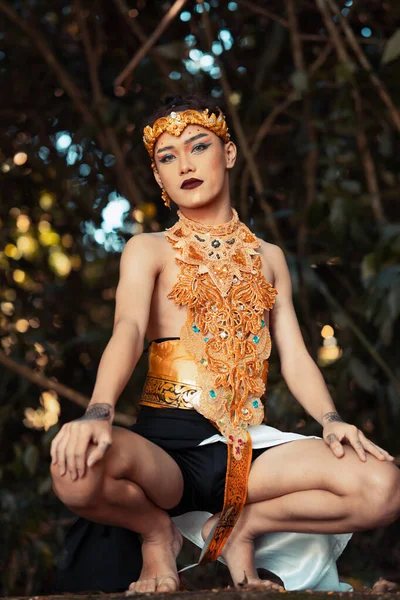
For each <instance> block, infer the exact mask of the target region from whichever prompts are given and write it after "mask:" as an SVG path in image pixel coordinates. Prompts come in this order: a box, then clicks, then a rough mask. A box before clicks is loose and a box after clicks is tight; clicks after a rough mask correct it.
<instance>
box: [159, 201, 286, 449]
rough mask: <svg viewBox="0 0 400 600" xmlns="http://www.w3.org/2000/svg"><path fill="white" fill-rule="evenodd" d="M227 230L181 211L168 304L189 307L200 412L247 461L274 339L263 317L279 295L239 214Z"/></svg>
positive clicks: (185, 338)
mask: <svg viewBox="0 0 400 600" xmlns="http://www.w3.org/2000/svg"><path fill="white" fill-rule="evenodd" d="M232 211H233V217H232V219H231V220H230V221H229V222H228V223H225V224H223V225H217V226H207V225H202V224H200V223H196V222H195V221H192V220H191V219H188V218H187V217H185V216H184V215H183V214H182V213H181V212H180V211H178V216H179V221H178V222H177V223H175V225H173V227H171V228H170V229H167V230H166V232H165V235H166V238H167V240H168V241H169V242H170V243H171V244H172V246H173V248H174V249H175V250H177V251H178V252H179V256H178V257H177V258H176V259H175V260H176V262H177V263H178V264H179V266H180V273H179V276H178V281H177V283H176V284H175V285H174V287H173V289H172V291H171V292H170V294H169V295H168V298H172V299H173V300H174V301H175V302H176V304H178V305H186V306H187V311H188V312H187V320H186V323H185V324H184V326H183V327H182V329H181V341H182V343H183V345H184V346H185V348H186V349H187V350H188V351H189V352H191V353H192V354H193V356H194V359H195V361H196V364H197V367H198V372H199V378H198V380H199V382H200V385H201V388H202V393H201V397H200V400H199V403H198V405H196V406H195V408H196V410H198V411H199V412H200V413H201V414H202V415H204V416H205V417H206V418H207V419H210V420H211V421H213V422H215V423H216V425H217V426H218V428H219V429H220V431H221V433H222V434H223V435H224V436H225V437H226V439H227V441H228V443H229V444H231V445H232V446H233V455H234V457H235V458H236V459H238V460H240V459H241V457H242V453H243V447H244V444H245V442H246V439H247V435H246V432H247V428H248V425H257V424H260V423H261V422H262V420H263V417H264V407H263V404H262V402H261V399H260V397H261V396H262V395H263V394H264V392H265V383H264V382H265V381H266V374H267V369H268V361H267V359H268V357H269V355H270V352H271V338H270V334H269V330H268V327H267V325H266V323H265V320H264V311H265V310H270V309H271V308H272V306H273V304H274V300H275V295H276V294H277V291H276V290H275V289H274V288H273V287H272V285H271V284H270V283H267V282H266V281H265V278H264V276H263V275H262V273H261V266H262V265H261V257H260V255H259V254H258V253H257V252H256V248H258V247H259V246H260V241H259V240H258V239H257V237H256V236H255V235H254V234H253V233H252V232H251V231H250V230H249V229H248V227H246V225H245V224H244V223H242V222H241V221H240V220H239V216H238V214H237V212H236V210H235V209H232Z"/></svg>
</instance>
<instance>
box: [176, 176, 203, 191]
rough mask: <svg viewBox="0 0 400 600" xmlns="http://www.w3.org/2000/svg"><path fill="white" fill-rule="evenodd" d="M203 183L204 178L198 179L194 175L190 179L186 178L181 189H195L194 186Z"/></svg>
mask: <svg viewBox="0 0 400 600" xmlns="http://www.w3.org/2000/svg"><path fill="white" fill-rule="evenodd" d="M202 183H203V180H202V179H196V178H194V177H191V178H190V179H186V180H185V181H184V182H183V183H182V185H181V189H182V190H194V188H197V187H199V185H201V184H202Z"/></svg>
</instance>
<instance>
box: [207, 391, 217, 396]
mask: <svg viewBox="0 0 400 600" xmlns="http://www.w3.org/2000/svg"><path fill="white" fill-rule="evenodd" d="M209 394H210V396H211V398H215V397H216V396H217V394H216V393H215V392H214V390H210V391H209Z"/></svg>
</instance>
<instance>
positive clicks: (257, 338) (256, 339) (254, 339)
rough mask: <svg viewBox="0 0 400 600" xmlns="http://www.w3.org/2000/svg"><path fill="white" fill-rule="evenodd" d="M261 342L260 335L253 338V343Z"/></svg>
mask: <svg viewBox="0 0 400 600" xmlns="http://www.w3.org/2000/svg"><path fill="white" fill-rule="evenodd" d="M259 341H260V338H259V337H258V335H255V336H254V337H253V342H255V343H256V344H258V342H259Z"/></svg>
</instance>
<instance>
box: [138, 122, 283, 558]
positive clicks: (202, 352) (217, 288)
mask: <svg viewBox="0 0 400 600" xmlns="http://www.w3.org/2000/svg"><path fill="white" fill-rule="evenodd" d="M188 112H190V113H191V114H190V119H191V120H190V121H188V122H190V123H192V122H196V123H198V124H201V125H203V126H206V127H208V128H209V129H211V128H212V127H214V132H215V133H216V134H217V135H218V133H217V132H218V131H222V132H223V134H224V135H225V134H226V133H227V130H226V129H225V127H221V120H220V121H218V120H217V119H213V121H212V123H211V124H210V126H207V125H204V122H205V121H204V119H205V117H207V118H209V117H208V112H207V113H206V115H204V113H197V115H198V117H197V121H196V115H193V114H192V113H196V111H185V113H178V114H180V115H182V117H181V118H180V119H179V122H182V123H183V124H184V123H185V119H184V115H186V113H188ZM174 114H175V116H173V115H172V114H171V116H170V117H165V118H163V119H164V120H163V121H161V119H158V120H157V121H156V123H155V124H154V126H153V128H152V129H151V128H146V130H147V131H146V130H145V143H146V147H147V148H148V150H149V152H150V151H151V152H153V150H154V144H155V141H156V139H157V137H158V136H159V135H161V133H162V132H163V131H168V132H169V133H171V131H170V127H171V126H172V125H173V124H174V122H176V120H177V117H176V113H174ZM214 116H215V115H214ZM220 116H221V115H220ZM185 118H186V117H185ZM222 118H223V117H222ZM224 122H225V121H224ZM216 123H217V125H216ZM163 127H164V129H163ZM184 127H186V125H185V124H184ZM184 127H182V129H181V131H183V129H184ZM216 128H217V129H216ZM160 131H161V132H160ZM146 135H147V139H146ZM177 135H179V134H177ZM232 211H233V216H232V219H231V220H230V221H229V222H228V223H225V224H223V225H217V226H207V225H202V224H200V223H197V222H195V221H192V220H191V219H188V218H187V217H185V216H184V215H183V214H182V213H181V212H180V211H178V217H179V220H178V222H177V223H176V224H175V225H173V226H172V227H171V228H169V229H167V230H166V231H165V235H166V238H167V240H168V242H169V243H170V244H172V247H173V248H174V250H176V251H177V252H178V256H177V257H176V258H175V260H176V262H177V264H178V265H179V266H180V273H179V276H178V281H177V282H176V284H175V285H174V287H173V289H172V291H171V292H170V293H169V294H168V298H171V299H173V300H174V302H175V303H176V304H177V305H178V306H186V307H187V319H186V323H185V324H184V325H183V327H182V329H181V332H180V341H179V340H178V343H177V344H173V345H172V346H169V347H170V348H171V349H172V354H173V355H174V356H173V357H172V355H171V357H170V359H169V360H168V358H167V357H163V360H160V361H159V362H158V363H157V361H156V358H155V355H154V352H153V353H152V351H151V353H150V361H152V360H153V363H152V364H151V369H150V371H149V375H148V378H147V380H146V384H145V388H144V391H143V394H142V399H141V404H145V405H149V406H157V407H163V408H166V407H168V406H175V407H176V406H177V407H180V408H189V407H190V405H192V406H193V408H195V409H196V410H197V411H198V412H200V413H201V414H202V415H203V416H204V417H206V418H207V419H209V420H210V421H211V422H213V423H214V424H215V425H216V427H217V428H218V429H219V431H220V432H221V434H222V435H224V436H225V438H226V440H227V443H228V463H227V475H226V482H225V496H224V505H223V509H222V512H221V516H220V519H219V521H218V523H217V524H216V526H215V527H214V529H213V531H212V532H211V534H210V536H209V538H208V539H207V540H206V543H205V547H204V549H203V552H202V555H201V557H200V562H208V561H211V560H216V559H217V558H218V556H219V554H220V553H221V551H222V548H223V546H224V544H225V542H226V540H227V538H228V536H229V534H230V532H231V531H232V529H233V527H234V525H235V523H236V521H237V519H238V518H239V515H240V512H241V510H242V508H243V506H244V504H245V502H246V496H247V480H248V473H249V470H250V465H251V456H252V447H251V438H250V435H249V434H248V431H247V430H248V426H249V425H258V424H260V423H261V422H262V421H263V419H264V406H263V403H262V401H261V397H262V396H263V394H264V392H265V388H266V378H267V372H268V357H269V355H270V352H271V338H270V334H269V330H268V327H267V325H266V322H265V311H269V310H271V309H272V307H273V304H274V299H275V295H276V294H277V291H276V290H275V289H274V288H273V287H272V285H271V284H270V283H267V282H266V281H265V279H264V276H263V275H262V273H261V266H262V265H261V257H260V255H259V253H258V252H257V251H256V250H257V248H259V246H260V240H259V239H257V237H256V236H255V235H254V234H253V233H252V232H251V231H250V230H249V229H248V227H246V225H244V223H242V222H241V221H240V220H239V217H238V214H237V212H236V210H235V209H232ZM182 348H183V354H182ZM185 351H186V355H185V356H183V355H184V354H185ZM177 353H178V355H179V354H181V355H182V356H181V359H182V358H184V359H185V360H186V361H189V362H190V361H191V363H192V365H193V363H194V365H195V367H196V372H195V374H193V373H192V374H191V375H190V376H189V377H188V378H187V379H186V381H184V379H182V378H178V379H176V378H174V377H173V372H174V367H173V364H174V361H176V362H175V364H179V360H176V359H177ZM183 370H184V369H183ZM181 377H182V374H181ZM185 386H186V387H185Z"/></svg>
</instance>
